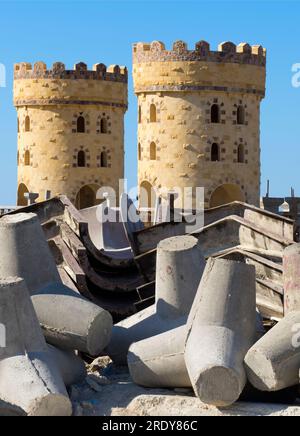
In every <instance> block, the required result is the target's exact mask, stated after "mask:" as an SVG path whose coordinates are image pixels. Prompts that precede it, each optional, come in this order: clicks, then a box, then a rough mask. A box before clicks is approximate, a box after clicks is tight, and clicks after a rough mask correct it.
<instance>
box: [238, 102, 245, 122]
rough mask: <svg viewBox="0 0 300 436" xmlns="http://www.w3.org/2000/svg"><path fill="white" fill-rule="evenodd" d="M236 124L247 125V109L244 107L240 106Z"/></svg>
mask: <svg viewBox="0 0 300 436" xmlns="http://www.w3.org/2000/svg"><path fill="white" fill-rule="evenodd" d="M236 114H237V115H236V118H237V119H236V122H237V124H245V108H244V106H239V107H238V108H237V113H236Z"/></svg>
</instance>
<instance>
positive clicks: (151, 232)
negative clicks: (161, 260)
mask: <svg viewBox="0 0 300 436" xmlns="http://www.w3.org/2000/svg"><path fill="white" fill-rule="evenodd" d="M231 215H235V216H239V217H241V218H245V219H246V220H247V221H248V222H252V223H253V222H254V223H258V224H259V227H260V228H261V229H262V230H266V231H269V230H270V229H272V232H273V233H275V234H277V235H278V236H280V237H284V238H286V239H288V240H290V241H293V236H294V231H295V225H294V222H293V221H292V220H290V219H288V218H285V217H282V216H280V215H277V214H274V213H270V212H268V211H265V210H263V209H259V208H257V207H255V206H252V205H249V204H246V203H241V202H238V201H235V202H233V203H229V204H226V205H222V206H218V207H215V208H212V209H206V210H205V214H204V225H205V226H209V225H210V224H213V223H215V222H217V221H219V220H222V219H223V218H226V217H228V216H231ZM187 232H188V230H187V225H186V223H185V222H183V223H161V224H159V225H157V226H153V227H150V228H149V229H144V230H142V231H139V232H136V233H135V234H134V235H133V236H134V241H135V245H136V247H137V250H138V253H137V254H143V253H147V252H148V251H151V250H153V249H155V248H156V247H157V245H158V243H159V242H160V241H161V240H163V239H165V238H169V237H171V236H178V235H183V234H186V233H187Z"/></svg>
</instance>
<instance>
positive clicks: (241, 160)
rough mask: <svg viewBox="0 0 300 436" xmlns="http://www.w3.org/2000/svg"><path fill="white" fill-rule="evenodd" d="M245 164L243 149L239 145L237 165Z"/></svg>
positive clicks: (241, 145)
mask: <svg viewBox="0 0 300 436" xmlns="http://www.w3.org/2000/svg"><path fill="white" fill-rule="evenodd" d="M244 162H245V149H244V146H243V144H240V145H239V147H238V163H244Z"/></svg>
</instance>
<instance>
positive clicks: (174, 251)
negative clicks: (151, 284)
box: [106, 236, 300, 407]
mask: <svg viewBox="0 0 300 436" xmlns="http://www.w3.org/2000/svg"><path fill="white" fill-rule="evenodd" d="M201 248H202V247H201V243H200V242H199V239H198V238H195V237H194V236H176V237H172V238H169V239H166V240H164V241H162V242H160V243H159V244H158V247H157V257H156V262H157V264H156V302H155V305H154V306H153V307H151V308H148V309H146V310H144V311H143V312H141V313H139V314H137V315H134V316H132V317H130V318H128V319H126V320H124V321H122V322H120V323H119V324H117V325H115V326H114V327H113V333H112V339H111V342H110V344H109V346H108V347H107V348H106V352H107V354H108V355H109V356H110V357H111V358H112V359H113V360H114V361H115V362H116V363H123V364H124V363H126V359H127V364H128V367H129V371H130V374H131V377H132V379H133V381H134V382H135V383H136V384H138V385H141V386H144V387H149V388H193V390H194V393H195V395H196V396H197V397H198V398H199V399H200V400H201V402H202V403H205V404H207V405H213V406H216V407H228V406H230V405H232V404H233V403H235V402H236V401H237V400H238V399H239V398H241V395H242V394H243V392H245V390H246V387H247V386H248V385H249V384H250V385H252V388H253V387H254V388H256V389H257V390H259V391H263V392H277V391H281V390H283V389H286V388H289V387H292V386H295V385H298V384H299V369H300V297H299V296H298V295H300V294H299V288H300V279H299V277H300V276H299V265H300V246H299V245H298V244H294V245H291V246H290V247H288V248H287V249H285V251H284V282H285V283H284V286H285V291H286V292H285V302H286V306H287V308H286V313H285V317H284V318H283V319H282V320H280V321H279V322H278V324H277V325H276V326H275V327H273V328H272V329H270V330H269V331H268V332H267V333H266V331H265V329H264V327H263V324H262V317H261V316H260V314H259V312H258V310H257V302H256V292H257V286H256V271H255V266H254V265H250V264H248V263H246V262H241V261H236V260H231V259H224V258H214V257H210V258H208V260H207V261H205V260H204V256H203V252H202V250H201ZM295 308H296V309H297V310H298V311H295Z"/></svg>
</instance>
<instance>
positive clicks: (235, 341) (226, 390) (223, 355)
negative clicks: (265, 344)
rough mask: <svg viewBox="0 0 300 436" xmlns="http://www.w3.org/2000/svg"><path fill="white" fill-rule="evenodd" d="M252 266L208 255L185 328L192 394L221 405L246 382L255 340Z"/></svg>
mask: <svg viewBox="0 0 300 436" xmlns="http://www.w3.org/2000/svg"><path fill="white" fill-rule="evenodd" d="M255 299H256V287H255V268H254V267H253V266H251V265H247V264H245V263H240V262H234V261H229V260H222V259H212V258H211V259H209V260H208V262H207V266H206V269H205V271H204V274H203V277H202V280H201V283H200V286H199V289H198V292H197V296H196V298H195V302H194V304H193V308H192V310H191V313H190V316H189V319H188V323H187V327H188V336H187V342H186V349H185V362H186V366H187V370H188V373H189V376H190V379H191V382H192V385H193V388H194V391H195V393H196V395H197V396H198V397H199V398H200V400H201V401H202V402H203V403H206V404H211V405H214V406H219V407H224V406H229V405H231V404H233V403H234V402H235V401H237V400H238V398H239V396H240V394H241V393H242V391H243V389H244V387H245V385H246V381H247V378H246V372H245V369H244V357H245V355H246V353H247V351H248V350H249V348H250V347H251V346H252V345H253V343H254V342H255V340H256V334H257V333H256V305H255Z"/></svg>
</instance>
